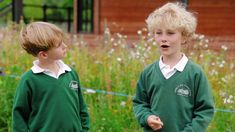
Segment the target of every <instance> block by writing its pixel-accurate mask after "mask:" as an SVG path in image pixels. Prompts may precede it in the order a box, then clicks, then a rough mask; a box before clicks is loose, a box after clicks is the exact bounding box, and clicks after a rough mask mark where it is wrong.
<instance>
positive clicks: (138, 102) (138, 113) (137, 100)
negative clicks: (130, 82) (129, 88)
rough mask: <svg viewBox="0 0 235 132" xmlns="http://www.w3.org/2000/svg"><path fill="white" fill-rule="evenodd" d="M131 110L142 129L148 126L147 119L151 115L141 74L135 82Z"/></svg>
mask: <svg viewBox="0 0 235 132" xmlns="http://www.w3.org/2000/svg"><path fill="white" fill-rule="evenodd" d="M133 110H134V114H135V117H136V118H137V120H138V122H139V123H140V125H141V126H142V127H146V126H148V124H147V118H148V116H150V115H152V113H151V111H150V104H149V101H148V97H147V91H146V85H145V82H144V75H143V73H142V74H141V75H140V78H139V80H138V82H137V86H136V93H135V96H134V97H133Z"/></svg>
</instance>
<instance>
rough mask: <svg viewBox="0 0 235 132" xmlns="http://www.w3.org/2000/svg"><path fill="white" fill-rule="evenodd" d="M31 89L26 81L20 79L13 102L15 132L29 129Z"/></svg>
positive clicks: (23, 131)
mask: <svg viewBox="0 0 235 132" xmlns="http://www.w3.org/2000/svg"><path fill="white" fill-rule="evenodd" d="M30 98H31V97H30V91H29V90H28V87H27V84H26V81H20V83H19V85H18V87H17V89H16V94H15V98H14V103H13V113H12V116H13V132H15V131H16V132H26V131H28V125H27V122H28V118H29V114H30Z"/></svg>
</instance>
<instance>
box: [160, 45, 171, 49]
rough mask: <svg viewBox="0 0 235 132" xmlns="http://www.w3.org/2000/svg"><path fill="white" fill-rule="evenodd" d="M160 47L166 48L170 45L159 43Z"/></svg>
mask: <svg viewBox="0 0 235 132" xmlns="http://www.w3.org/2000/svg"><path fill="white" fill-rule="evenodd" d="M161 47H162V48H168V47H170V46H169V45H161Z"/></svg>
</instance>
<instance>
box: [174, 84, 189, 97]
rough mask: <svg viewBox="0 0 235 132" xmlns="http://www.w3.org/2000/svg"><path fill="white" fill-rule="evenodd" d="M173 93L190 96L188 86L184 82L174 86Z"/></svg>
mask: <svg viewBox="0 0 235 132" xmlns="http://www.w3.org/2000/svg"><path fill="white" fill-rule="evenodd" d="M175 93H176V94H177V95H180V96H185V97H190V96H191V90H190V88H189V87H188V86H187V85H185V84H180V85H179V86H177V87H176V88H175Z"/></svg>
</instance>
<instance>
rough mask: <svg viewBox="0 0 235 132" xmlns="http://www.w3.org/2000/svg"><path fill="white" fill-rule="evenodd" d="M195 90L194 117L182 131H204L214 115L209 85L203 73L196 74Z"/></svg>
mask: <svg viewBox="0 0 235 132" xmlns="http://www.w3.org/2000/svg"><path fill="white" fill-rule="evenodd" d="M195 81H196V86H197V88H196V89H197V90H195V106H194V112H193V114H194V118H193V120H192V123H189V124H187V125H186V127H185V128H184V132H187V131H192V130H193V131H198V132H204V131H205V130H206V128H207V127H208V125H209V123H210V122H211V120H212V117H213V115H214V109H215V108H214V101H213V96H212V93H211V88H210V86H209V83H208V80H207V78H206V76H205V75H204V73H201V75H199V76H197V77H196V79H195Z"/></svg>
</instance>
